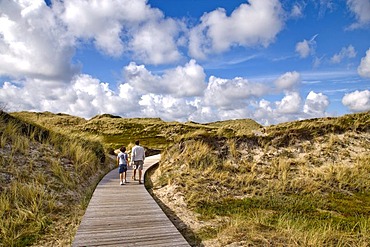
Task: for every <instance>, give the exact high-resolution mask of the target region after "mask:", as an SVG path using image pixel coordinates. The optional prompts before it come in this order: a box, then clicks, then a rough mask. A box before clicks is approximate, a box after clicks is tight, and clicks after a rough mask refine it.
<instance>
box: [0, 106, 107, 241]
mask: <svg viewBox="0 0 370 247" xmlns="http://www.w3.org/2000/svg"><path fill="white" fill-rule="evenodd" d="M0 154H1V155H0V217H1V221H0V222H1V223H0V232H1V234H0V246H29V245H33V244H36V245H49V246H65V245H69V244H70V243H71V241H72V239H73V236H74V233H75V231H76V227H77V226H78V223H79V221H80V219H81V217H82V215H83V212H84V209H85V207H86V206H87V202H88V200H89V197H90V195H91V193H92V191H93V189H94V187H95V186H96V184H97V182H98V181H99V180H100V178H101V176H102V175H104V174H105V173H106V172H107V171H108V170H109V169H111V168H112V167H109V165H107V164H105V162H104V161H105V153H104V149H103V146H102V145H101V143H100V142H99V141H97V140H91V139H90V140H87V139H85V138H82V137H80V136H78V135H66V134H65V135H63V134H61V133H56V132H53V131H51V130H48V129H46V128H42V127H40V126H37V125H35V124H30V123H27V122H24V121H21V120H19V119H18V118H16V117H13V116H10V115H8V114H7V113H5V112H0Z"/></svg>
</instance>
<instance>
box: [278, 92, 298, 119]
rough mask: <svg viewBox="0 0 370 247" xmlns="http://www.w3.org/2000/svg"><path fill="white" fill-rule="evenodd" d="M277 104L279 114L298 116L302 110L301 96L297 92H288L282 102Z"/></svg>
mask: <svg viewBox="0 0 370 247" xmlns="http://www.w3.org/2000/svg"><path fill="white" fill-rule="evenodd" d="M275 104H276V107H277V112H278V113H281V114H297V113H298V112H299V111H300V108H301V96H299V93H297V92H288V93H287V94H286V95H285V97H284V98H283V99H282V100H281V101H278V102H276V103H275Z"/></svg>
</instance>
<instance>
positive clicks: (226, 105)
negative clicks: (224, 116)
mask: <svg viewBox="0 0 370 247" xmlns="http://www.w3.org/2000/svg"><path fill="white" fill-rule="evenodd" d="M267 92H268V87H266V86H265V85H263V84H259V83H251V82H249V81H248V80H246V79H244V78H240V77H237V78H234V79H231V80H230V79H222V78H217V77H215V76H211V77H210V78H209V82H208V86H207V88H206V90H205V96H204V102H205V105H207V106H216V107H219V108H222V109H227V110H230V109H235V108H241V107H245V100H247V99H251V98H253V97H259V96H262V95H263V94H265V93H267Z"/></svg>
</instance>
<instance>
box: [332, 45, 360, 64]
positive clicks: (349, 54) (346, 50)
mask: <svg viewBox="0 0 370 247" xmlns="http://www.w3.org/2000/svg"><path fill="white" fill-rule="evenodd" d="M356 55H357V52H356V50H355V48H354V47H353V46H352V45H349V46H348V47H343V48H342V50H341V51H340V52H339V53H337V54H335V55H334V56H332V57H331V59H330V60H331V62H332V63H340V62H342V60H343V59H345V58H354V57H356Z"/></svg>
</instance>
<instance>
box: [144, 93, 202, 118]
mask: <svg viewBox="0 0 370 247" xmlns="http://www.w3.org/2000/svg"><path fill="white" fill-rule="evenodd" d="M139 104H140V106H141V107H142V114H143V115H144V116H146V117H158V116H160V117H161V118H162V119H163V120H166V121H172V120H173V119H176V120H177V121H182V122H185V121H188V120H189V116H190V115H191V114H193V112H195V111H196V110H197V109H196V107H195V106H193V105H192V102H191V101H188V100H186V99H185V98H174V97H172V96H170V95H156V94H146V95H143V96H142V98H141V100H140V102H139Z"/></svg>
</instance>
